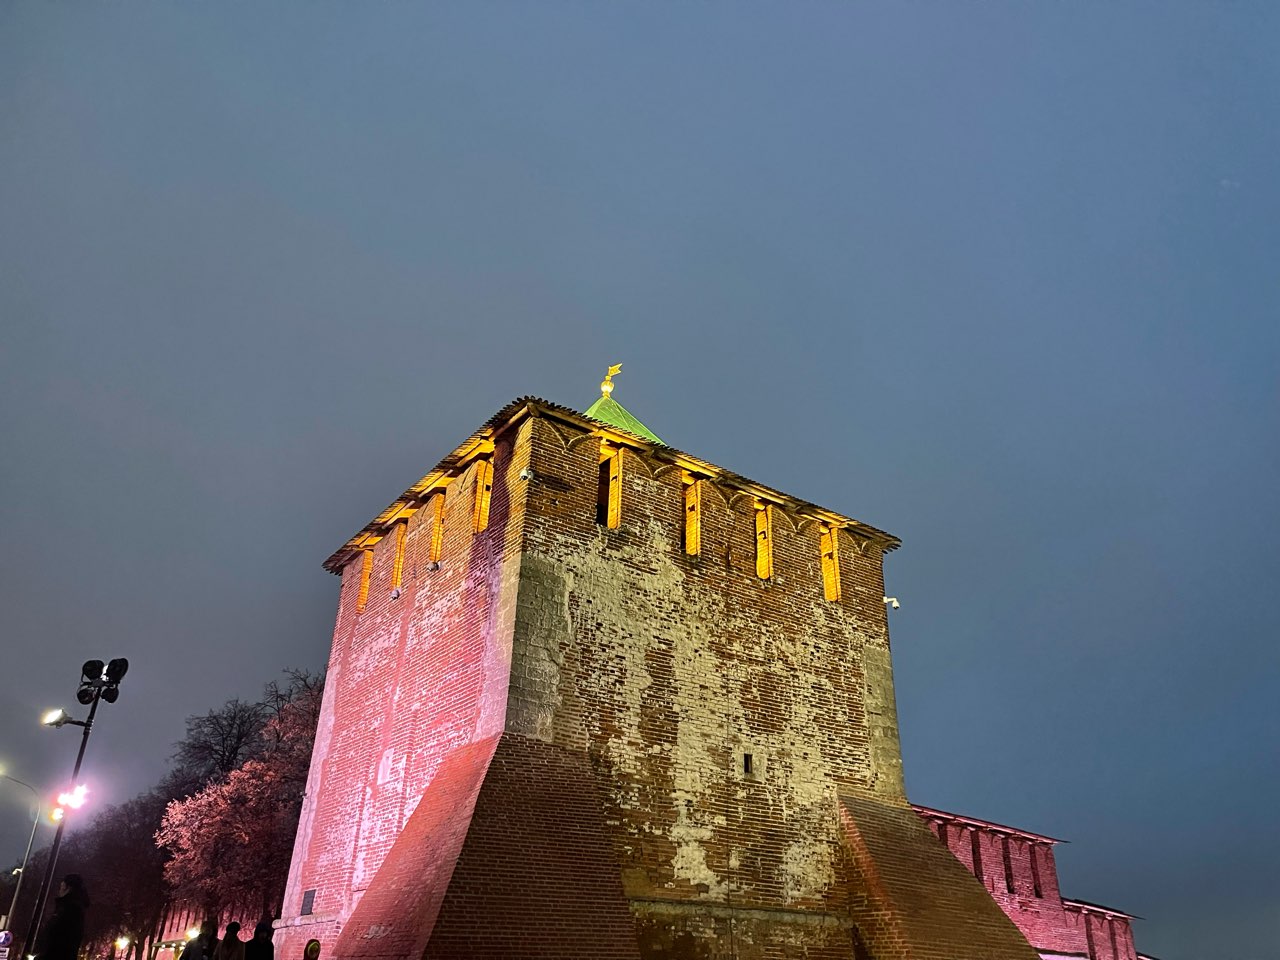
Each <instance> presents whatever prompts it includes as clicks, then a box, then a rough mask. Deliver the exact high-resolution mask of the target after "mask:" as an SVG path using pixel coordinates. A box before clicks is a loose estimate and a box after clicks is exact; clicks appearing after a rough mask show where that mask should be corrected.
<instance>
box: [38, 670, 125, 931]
mask: <svg viewBox="0 0 1280 960" xmlns="http://www.w3.org/2000/svg"><path fill="white" fill-rule="evenodd" d="M128 671H129V661H128V660H126V659H125V658H124V657H120V658H119V659H117V660H112V661H111V662H110V663H106V664H104V663H103V662H102V661H101V660H86V661H85V662H84V666H82V667H81V668H80V689H78V690H77V691H76V700H78V701H79V702H80V703H82V704H83V705H84V706H86V707H88V708H89V715H88V716H87V717H85V718H84V719H83V720H72V719H71V718H70V717H69V716H67V714H66V711H65V710H50V711H48V712H47V713H46V714H45V715H44V717H43V718H42V722H43V723H44V724H45V725H46V726H50V727H62V726H65V725H66V724H68V723H70V724H73V725H74V726H77V727H82V728H83V729H84V733H83V734H81V736H80V751H79V753H77V754H76V765H75V767H74V769H72V771H71V782H72V783H75V782H76V781H77V780H79V779H80V765H81V764H82V763H84V751H85V747H87V746H88V745H89V734H90V733H92V732H93V718H94V717H95V716H96V715H97V713H98V704H100V703H101V702H102V701H103V700H105V701H107V703H115V702H116V699H117V698H118V697H119V696H120V681H121V680H123V679H124V675H125V674H126V673H128ZM88 792H89V791H88V790H86V789H85V788H84V787H83V786H77V787H74V788H73V789H72V790H71V791H70V792H68V793H66V794H61V795H59V797H58V803H59V807H58V809H57V810H55V811H54V818H55V819H56V820H57V822H58V829H57V831H56V832H55V833H54V835H53V843H52V844H51V845H50V847H49V859H48V860H47V861H45V866H44V879H43V880H42V881H41V883H40V895H39V896H38V897H36V909H35V912H34V913H33V914H32V915H31V923H29V924H28V925H27V940H26V943H24V944H23V945H22V953H23V954H30V953H31V952H32V949H31V948H32V947H33V946H34V944H35V942H36V937H37V935H38V934H39V932H40V921H41V920H43V919H44V908H45V905H46V904H47V903H48V902H49V893H50V890H51V888H52V887H53V876H54V871H55V870H57V867H58V850H59V848H61V846H62V832H63V830H65V829H66V826H67V821H66V816H65V809H66V808H67V807H70V808H71V809H73V810H74V809H77V808H79V807H81V806H83V805H84V801H85V795H86V794H87V793H88ZM64 797H65V798H66V799H65V800H64ZM59 814H61V815H59Z"/></svg>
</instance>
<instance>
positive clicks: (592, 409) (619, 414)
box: [587, 397, 666, 446]
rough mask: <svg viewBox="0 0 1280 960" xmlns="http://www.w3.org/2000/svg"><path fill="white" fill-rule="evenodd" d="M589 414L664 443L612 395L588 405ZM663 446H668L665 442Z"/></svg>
mask: <svg viewBox="0 0 1280 960" xmlns="http://www.w3.org/2000/svg"><path fill="white" fill-rule="evenodd" d="M587 416H588V417H590V418H591V419H592V420H599V421H600V422H601V423H607V424H609V426H611V427H617V428H618V429H619V430H625V431H626V432H627V433H631V434H635V435H636V436H637V437H643V438H644V439H646V440H652V441H653V442H654V443H662V439H661V438H660V437H659V436H658V435H657V434H656V433H654V432H653V431H652V430H650V429H649V428H648V427H646V426H645V425H644V424H643V423H641V422H640V421H639V420H637V419H636V418H635V417H633V416H632V415H631V414H630V412H628V410H627V408H626V407H624V406H623V405H622V404H620V403H619V402H618V401H617V400H614V399H613V398H612V397H601V398H600V399H599V400H597V401H596V402H595V403H593V404H592V405H591V406H589V407H587ZM663 446H666V444H663Z"/></svg>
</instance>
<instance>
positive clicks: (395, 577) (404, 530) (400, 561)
mask: <svg viewBox="0 0 1280 960" xmlns="http://www.w3.org/2000/svg"><path fill="white" fill-rule="evenodd" d="M408 533H409V521H407V520H402V521H401V522H400V523H397V524H396V532H395V538H396V555H395V560H394V561H393V562H392V564H391V589H392V590H399V589H400V584H401V582H402V581H403V580H404V544H405V540H406V538H407V535H408Z"/></svg>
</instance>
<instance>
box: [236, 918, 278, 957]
mask: <svg viewBox="0 0 1280 960" xmlns="http://www.w3.org/2000/svg"><path fill="white" fill-rule="evenodd" d="M274 932H275V931H274V930H272V929H271V921H270V920H263V921H261V922H260V923H259V924H258V925H257V926H256V927H254V928H253V939H252V940H250V941H249V942H248V943H246V944H245V945H244V960H276V945H275V944H274V943H272V942H271V935H272V934H273V933H274Z"/></svg>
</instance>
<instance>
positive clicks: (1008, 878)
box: [1000, 837, 1013, 893]
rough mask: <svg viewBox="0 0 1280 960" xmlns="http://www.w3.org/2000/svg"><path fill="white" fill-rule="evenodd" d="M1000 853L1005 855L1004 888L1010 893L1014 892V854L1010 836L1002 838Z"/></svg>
mask: <svg viewBox="0 0 1280 960" xmlns="http://www.w3.org/2000/svg"><path fill="white" fill-rule="evenodd" d="M1000 853H1001V855H1002V856H1003V857H1004V888H1005V890H1006V891H1007V892H1008V893H1013V855H1012V853H1011V852H1010V850H1009V838H1008V837H1002V838H1001V842H1000Z"/></svg>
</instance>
